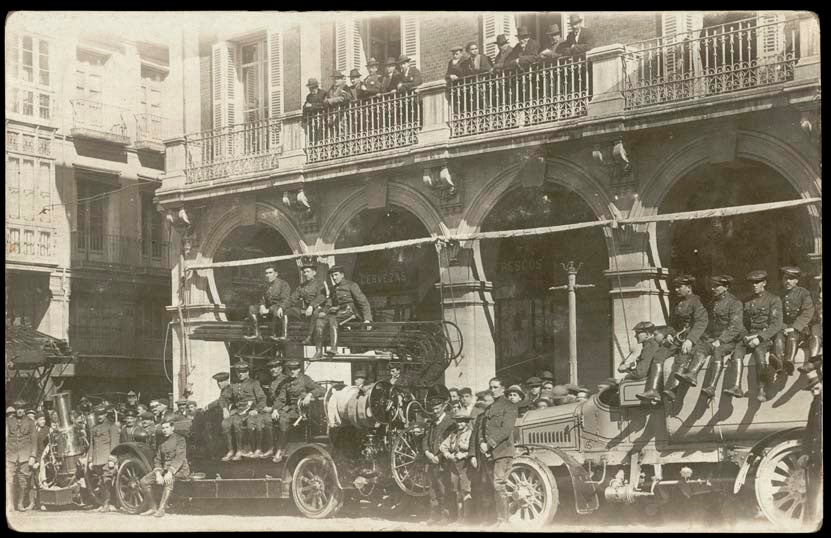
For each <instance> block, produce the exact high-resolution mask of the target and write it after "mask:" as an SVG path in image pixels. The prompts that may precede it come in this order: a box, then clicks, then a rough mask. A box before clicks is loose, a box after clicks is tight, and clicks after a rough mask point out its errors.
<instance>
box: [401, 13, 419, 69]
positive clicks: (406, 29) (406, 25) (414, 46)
mask: <svg viewBox="0 0 831 538" xmlns="http://www.w3.org/2000/svg"><path fill="white" fill-rule="evenodd" d="M419 34H420V30H419V24H418V15H415V14H411V13H407V14H402V15H401V54H404V55H407V56H409V57H410V60H411V61H412V64H413V65H415V66H416V67H418V66H419V65H420V64H421V57H420V54H421V46H420V41H421V38H420V36H419Z"/></svg>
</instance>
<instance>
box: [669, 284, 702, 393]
mask: <svg viewBox="0 0 831 538" xmlns="http://www.w3.org/2000/svg"><path fill="white" fill-rule="evenodd" d="M694 282H695V277H693V276H691V275H681V276H677V277H675V279H674V280H673V287H674V288H675V293H676V295H678V296H679V297H681V300H680V301H678V303H677V304H676V305H675V308H673V309H672V315H671V316H670V319H669V329H670V330H669V331H668V333H667V336H666V342H667V344H668V345H671V346H677V350H676V352H675V363H676V364H683V365H685V367H684V368H685V370H687V369H688V370H690V371H692V370H695V372H696V374H697V373H698V369H700V368H701V364H700V363H698V364H691V365H690V364H688V362H689V361H690V360H695V357H699V356H701V355H700V352H701V351H702V349H705V347H704V346H703V344H702V342H701V337H702V336H703V335H704V332H705V331H706V330H707V323H708V322H709V316H708V315H707V309H706V308H704V305H703V304H701V299H700V298H699V297H698V295H696V294H694V293H693V291H692V285H693V283H694ZM691 356H692V359H691ZM704 356H705V357H706V351H705V355H704ZM702 361H703V359H702ZM667 385H668V386H665V387H664V391H663V395H664V397H665V398H666V399H667V400H669V401H673V400H675V387H676V386H677V383H673V382H672V381H669V382H668V383H667Z"/></svg>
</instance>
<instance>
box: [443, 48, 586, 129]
mask: <svg viewBox="0 0 831 538" xmlns="http://www.w3.org/2000/svg"><path fill="white" fill-rule="evenodd" d="M590 69H591V66H590V65H589V64H588V63H587V62H586V60H585V59H584V58H577V59H572V58H561V59H559V60H557V61H556V63H555V62H546V63H537V64H532V65H531V66H530V67H528V68H525V69H523V68H518V69H511V70H505V71H496V72H493V73H484V74H481V75H474V76H470V77H465V78H462V79H459V80H455V81H453V82H451V83H449V85H448V91H449V94H450V95H449V101H450V102H449V106H450V136H451V137H460V136H467V135H474V134H480V133H489V132H493V131H502V130H505V129H514V128H517V127H522V126H525V125H537V124H541V123H551V122H557V121H561V120H565V119H570V118H576V117H579V116H584V115H585V114H586V111H587V105H588V101H589V97H590V95H591V93H590V80H591V79H590Z"/></svg>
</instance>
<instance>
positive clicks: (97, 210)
mask: <svg viewBox="0 0 831 538" xmlns="http://www.w3.org/2000/svg"><path fill="white" fill-rule="evenodd" d="M108 191H109V189H108V188H107V187H106V186H105V185H103V184H101V183H97V182H95V181H87V180H79V181H78V215H77V216H78V248H79V249H83V250H90V251H96V252H100V251H103V250H104V225H105V218H104V209H105V207H106V198H105V196H104V195H105V194H106V193H107V192H108Z"/></svg>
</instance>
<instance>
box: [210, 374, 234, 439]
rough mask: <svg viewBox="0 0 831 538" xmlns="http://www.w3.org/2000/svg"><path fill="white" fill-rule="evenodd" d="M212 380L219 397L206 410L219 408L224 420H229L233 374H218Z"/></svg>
mask: <svg viewBox="0 0 831 538" xmlns="http://www.w3.org/2000/svg"><path fill="white" fill-rule="evenodd" d="M211 378H213V380H214V381H216V386H217V388H218V389H219V397H218V398H217V399H216V400H214V401H212V402H211V403H209V404H208V405H206V406H205V410H208V409H213V408H214V407H219V408H220V409H222V416H223V418H228V415H229V409H230V406H231V381H230V380H231V374H229V373H228V372H217V373H215V374H214V375H212V376H211ZM232 455H233V454H232Z"/></svg>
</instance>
